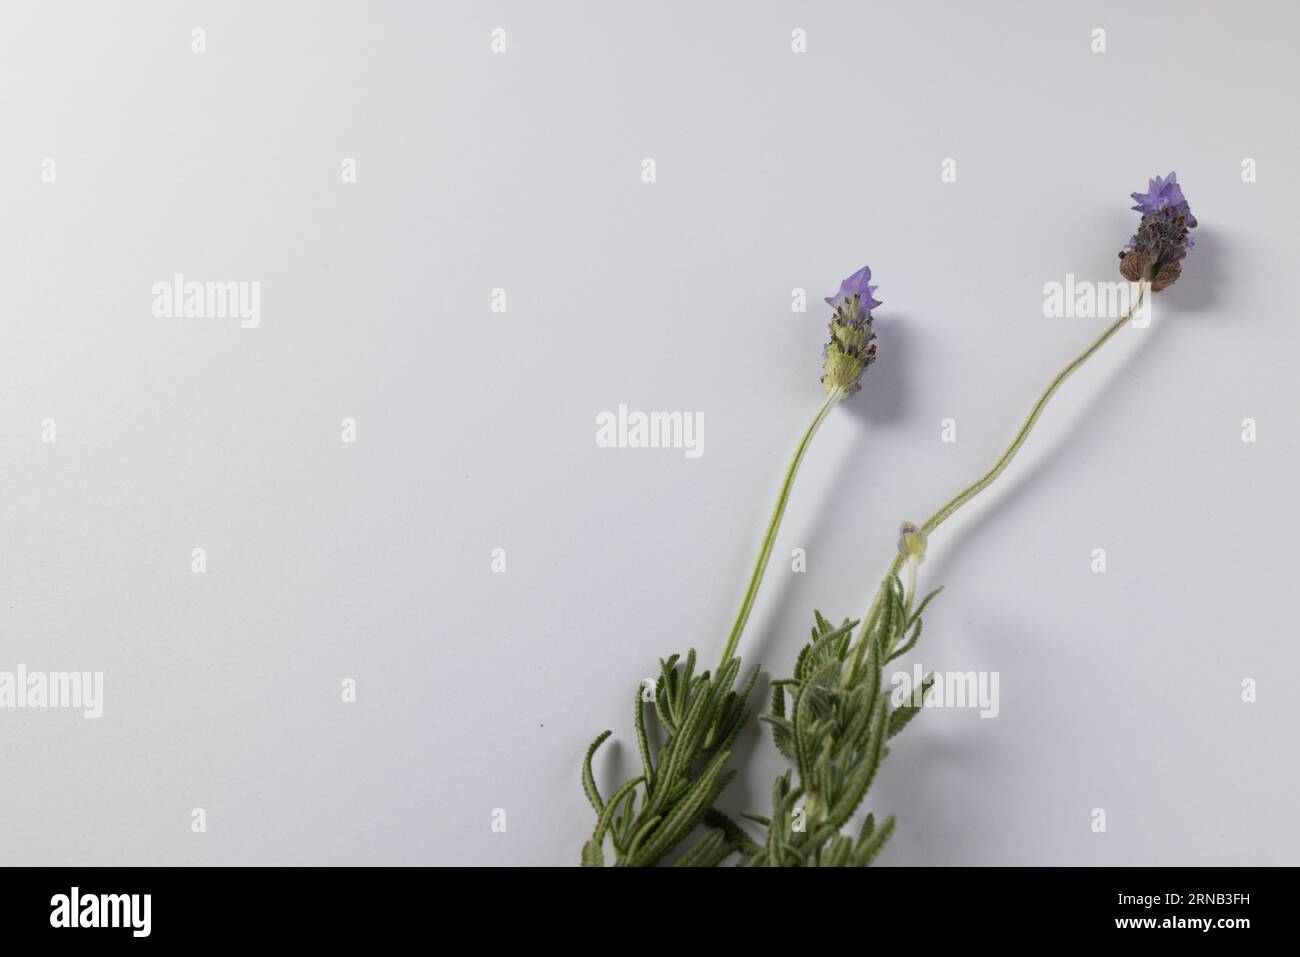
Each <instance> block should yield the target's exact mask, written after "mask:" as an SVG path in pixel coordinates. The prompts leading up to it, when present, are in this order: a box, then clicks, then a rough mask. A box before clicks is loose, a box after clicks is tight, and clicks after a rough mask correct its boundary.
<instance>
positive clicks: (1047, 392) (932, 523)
mask: <svg viewBox="0 0 1300 957" xmlns="http://www.w3.org/2000/svg"><path fill="white" fill-rule="evenodd" d="M1147 285H1148V284H1147V283H1145V282H1143V283H1140V284H1139V286H1138V297H1137V300H1136V301H1135V302H1134V303H1133V305H1132V306H1130V307H1129V310H1128V312H1126V313H1124V315H1122V316H1120V317H1119V318H1118V319H1116V320H1115V321H1114V322H1112V323H1111V324H1110V325H1109V326H1107V327H1106V331H1105V332H1103V333H1102V334H1101V335H1100V336H1098V337H1097V339H1096V340H1095V341H1094V342H1093V344H1092V345H1090V346H1089V347H1088V348H1087V349H1085V350H1083V352H1081V353H1079V355H1077V356H1076V357H1075V359H1074V361H1073V362H1071V363H1070V364H1069V365H1067V366H1066V367H1065V368H1064V369H1062V370H1061V371H1060V372H1058V373H1057V374H1056V378H1055V379H1053V380H1052V381H1051V382H1050V383H1049V384H1048V386H1047V388H1046V389H1044V390H1043V394H1042V395H1040V396H1039V397H1038V401H1037V402H1035V403H1034V407H1033V408H1032V409H1030V410H1029V417H1028V418H1027V419H1025V424H1024V425H1022V426H1021V427H1020V431H1019V432H1017V433H1016V437H1015V438H1014V439H1013V440H1012V441H1011V444H1010V445H1009V446H1007V450H1006V451H1005V452H1003V453H1002V457H1001V458H1000V459H998V460H997V462H995V463H994V464H993V468H991V469H989V470H988V471H987V472H985V473H984V474H983V475H982V476H980V477H979V479H977V480H976V481H974V482H972V483H971V484H970V485H968V486H966V488H964V489H962V490H961V491H960V492H958V493H957V495H956V496H954V497H953V498H952V500H951V501H949V502H948V504H946V505H945V506H944V507H943V508H941V509H939V511H937V512H935V513H934V514H933V515H931V516H930V517H929V518H928V519H926V522H925V524H924V525H922V526H921V531H923V532H925V534H926V535H929V534H930V533H931V532H933V531H934V530H935V529H936V528H938V527H939V526H940V525H941V524H943V522H944V521H946V520H947V519H948V518H949V516H951V515H952V513H953V512H955V511H957V509H959V508H961V507H962V506H963V505H965V504H966V503H967V502H969V501H970V500H971V499H973V498H974V497H975V496H976V495H978V494H979V493H980V492H982V491H984V490H985V489H986V488H988V487H989V486H990V485H992V484H993V482H994V480H995V479H996V478H997V477H998V476H999V475H1001V474H1002V472H1003V470H1004V469H1005V468H1006V467H1007V466H1008V465H1009V464H1010V463H1011V460H1012V459H1013V458H1015V456H1016V453H1017V452H1019V451H1020V447H1021V446H1022V445H1024V444H1025V439H1027V438H1029V433H1030V431H1031V430H1032V429H1033V427H1034V425H1035V424H1036V423H1037V422H1038V417H1039V416H1040V415H1042V414H1043V409H1045V408H1046V407H1047V403H1048V402H1049V401H1050V400H1051V398H1052V396H1053V395H1055V394H1056V390H1057V389H1059V388H1060V387H1061V384H1062V383H1063V382H1065V380H1066V379H1068V378H1070V376H1071V375H1073V374H1074V373H1075V372H1076V371H1077V370H1078V368H1079V367H1080V366H1082V365H1083V364H1084V363H1085V362H1087V361H1088V360H1089V359H1091V358H1092V356H1093V354H1094V353H1095V352H1096V351H1097V350H1098V349H1100V348H1101V347H1102V346H1104V345H1105V344H1106V342H1107V341H1108V340H1109V339H1110V337H1111V336H1113V335H1114V334H1115V333H1117V332H1119V330H1120V327H1121V326H1123V325H1124V323H1126V322H1128V321H1129V320H1130V319H1132V318H1133V314H1134V313H1135V312H1137V310H1138V309H1139V308H1141V306H1142V300H1143V299H1145V298H1146V292H1147Z"/></svg>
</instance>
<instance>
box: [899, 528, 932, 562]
mask: <svg viewBox="0 0 1300 957" xmlns="http://www.w3.org/2000/svg"><path fill="white" fill-rule="evenodd" d="M925 546H926V537H925V532H923V531H921V529H919V528H917V527H916V526H915V525H913V524H912V523H911V522H904V523H903V524H902V525H901V526H899V529H898V554H900V555H902V556H903V558H905V559H910V558H915V559H916V563H917V564H918V565H919V564H921V562H923V561H925Z"/></svg>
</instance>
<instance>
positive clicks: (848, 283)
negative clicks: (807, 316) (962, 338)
mask: <svg viewBox="0 0 1300 957" xmlns="http://www.w3.org/2000/svg"><path fill="white" fill-rule="evenodd" d="M1180 195H1181V194H1180ZM870 282H871V267H870V266H863V267H862V268H861V269H859V270H858V271H857V272H855V273H854V274H853V275H852V276H850V277H849V278H848V279H846V280H844V281H843V282H842V283H840V291H839V292H838V293H836V294H835V295H833V296H827V297H826V305H828V306H830V307H831V308H832V309H838V308H839V307H840V306H842V305H844V303H846V302H848V301H849V300H850V299H852V298H853V297H854V296H858V297H860V298H861V299H862V304H863V306H864V307H865V308H866V309H875V308H876V306H878V305H880V303H879V302H877V301H876V300H875V299H874V298H872V294H873V293H874V292H875V291H876V290H877V289H878V288H879V287H878V286H871V285H868V283H870Z"/></svg>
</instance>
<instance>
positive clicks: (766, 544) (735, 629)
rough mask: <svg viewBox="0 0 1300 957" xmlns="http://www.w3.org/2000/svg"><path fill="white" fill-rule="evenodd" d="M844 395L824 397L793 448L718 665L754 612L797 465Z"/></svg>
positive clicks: (730, 652) (834, 393)
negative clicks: (801, 437)
mask: <svg viewBox="0 0 1300 957" xmlns="http://www.w3.org/2000/svg"><path fill="white" fill-rule="evenodd" d="M843 395H844V393H843V390H841V389H835V390H833V391H832V392H831V393H830V394H829V395H828V396H826V401H825V402H824V403H823V404H822V407H821V408H820V409H818V410H817V415H816V417H815V418H814V419H813V420H812V423H811V424H810V425H809V426H808V429H807V431H805V432H804V434H803V439H801V440H800V442H799V447H798V448H797V449H795V452H794V458H793V459H791V460H790V467H789V468H788V469H787V470H786V473H785V481H784V482H783V483H782V484H781V494H780V496H779V497H778V498H777V500H776V508H775V509H773V511H772V519H771V521H769V522H768V523H767V534H766V535H764V536H763V544H762V546H761V547H760V548H759V550H758V561H756V562H755V563H754V573H753V574H752V575H750V577H749V589H748V591H746V592H745V600H744V601H743V602H741V604H740V611H739V612H738V613H737V614H736V623H735V624H734V625H732V626H731V636H730V637H729V638H727V648H726V650H725V651H723V653H722V662H721V664H726V663H727V662H728V661H730V660H731V656H732V655H734V654H735V652H736V646H737V645H738V644H739V643H740V636H741V633H742V632H744V630H745V623H746V622H747V621H748V620H749V613H750V611H751V610H753V607H754V599H755V598H757V597H758V586H759V585H760V584H761V583H762V581H763V573H764V572H765V571H766V570H767V562H768V559H769V558H771V557H772V546H773V545H775V544H776V533H777V530H778V529H779V528H780V527H781V519H782V518H783V517H784V516H785V507H786V504H787V503H788V502H789V501H790V490H791V489H792V488H793V487H794V477H795V475H796V474H797V473H798V471H799V466H800V465H801V464H802V463H803V457H804V453H805V452H807V451H808V446H809V445H810V444H811V443H812V439H813V436H814V435H816V434H817V430H818V429H819V428H821V424H822V422H824V421H825V420H826V416H827V415H829V414H830V411H831V409H833V408H834V407H835V403H836V402H838V401H839V400H840V399H841V398H842V397H843Z"/></svg>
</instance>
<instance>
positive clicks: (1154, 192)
mask: <svg viewBox="0 0 1300 957" xmlns="http://www.w3.org/2000/svg"><path fill="white" fill-rule="evenodd" d="M1129 195H1130V196H1132V197H1133V199H1134V200H1135V201H1136V202H1137V205H1136V206H1134V207H1133V209H1135V210H1136V211H1137V212H1139V213H1141V214H1142V215H1143V216H1146V215H1149V214H1151V213H1158V212H1160V211H1161V210H1164V209H1167V210H1169V212H1170V213H1171V214H1181V215H1182V216H1183V217H1185V218H1186V220H1187V228H1188V229H1194V228H1195V227H1196V217H1195V216H1193V215H1192V210H1191V207H1189V206H1188V205H1187V199H1186V198H1185V197H1184V196H1183V188H1182V187H1181V186H1179V185H1178V174H1177V173H1172V172H1171V173H1170V174H1169V175H1168V176H1157V177H1156V178H1155V179H1153V180H1148V181H1147V191H1146V192H1145V193H1130V194H1129Z"/></svg>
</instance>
